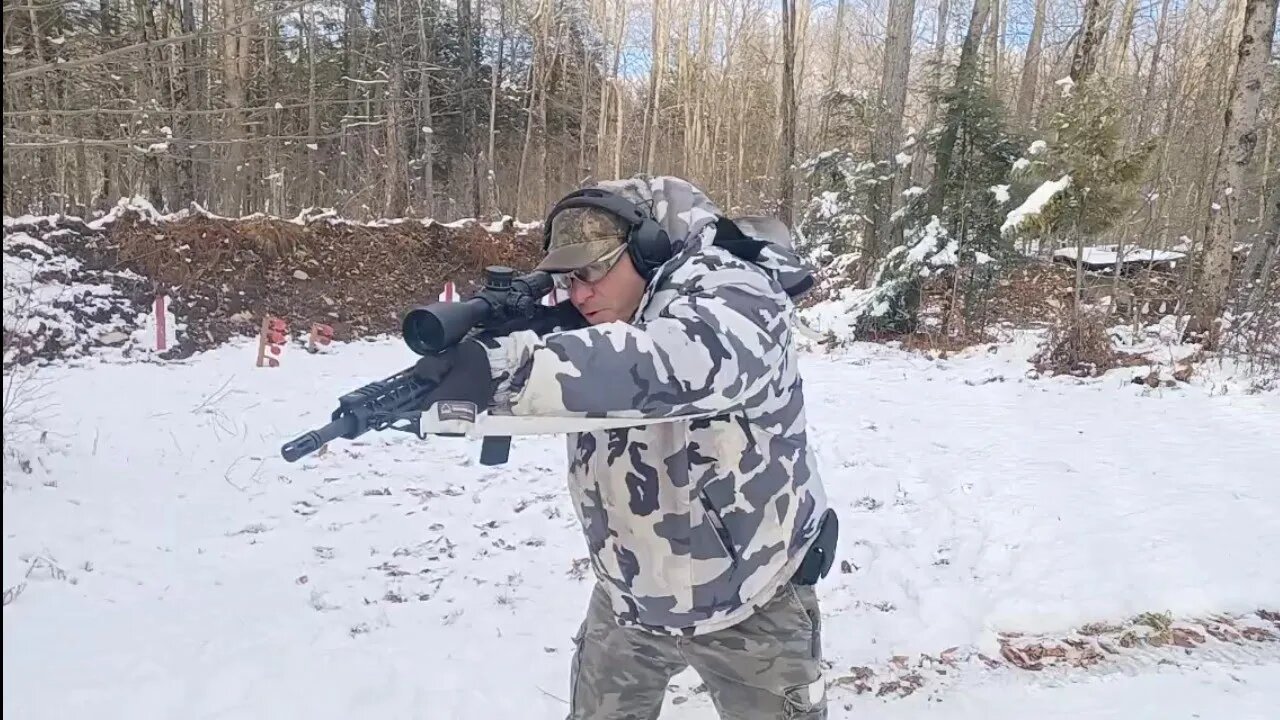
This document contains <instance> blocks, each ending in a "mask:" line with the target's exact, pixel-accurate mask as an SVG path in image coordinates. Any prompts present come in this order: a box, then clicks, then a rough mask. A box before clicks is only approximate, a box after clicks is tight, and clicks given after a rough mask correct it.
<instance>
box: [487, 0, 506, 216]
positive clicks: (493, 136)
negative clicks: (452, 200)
mask: <svg viewBox="0 0 1280 720" xmlns="http://www.w3.org/2000/svg"><path fill="white" fill-rule="evenodd" d="M507 1H508V0H498V62H497V66H496V68H495V69H494V71H493V73H492V74H491V75H490V76H489V77H490V79H489V152H488V153H486V155H485V157H486V158H488V160H489V163H488V177H487V178H486V181H487V184H488V187H489V207H490V209H491V210H492V211H493V212H494V213H495V214H498V213H500V212H501V211H502V210H501V209H502V196H501V193H500V191H499V189H498V154H497V141H498V86H499V85H500V84H501V83H502V68H503V63H504V60H505V50H506V43H507Z"/></svg>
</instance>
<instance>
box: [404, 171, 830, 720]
mask: <svg viewBox="0 0 1280 720" xmlns="http://www.w3.org/2000/svg"><path fill="white" fill-rule="evenodd" d="M744 225H745V224H744V223H741V222H738V223H735V222H733V221H730V220H729V219H728V218H726V217H724V216H723V215H722V214H721V213H720V211H719V210H718V208H717V207H716V206H715V205H714V204H712V202H711V201H710V200H709V199H708V198H707V197H706V195H705V194H704V193H702V191H700V190H699V189H698V188H696V187H694V186H693V185H691V184H689V183H688V182H685V181H683V180H680V179H677V178H671V177H660V178H654V179H648V178H644V179H640V178H636V179H631V180H623V181H611V182H606V183H602V184H600V185H597V186H595V187H592V188H588V189H585V190H581V191H578V192H575V193H572V194H570V195H569V196H568V197H566V198H565V199H563V200H561V201H560V202H559V203H557V205H556V206H555V207H554V208H553V209H552V210H551V212H550V213H549V215H548V217H547V219H546V222H545V226H544V228H545V230H544V232H545V252H546V254H545V257H544V258H543V260H542V262H541V264H540V265H539V266H538V268H539V269H540V270H545V271H548V272H552V273H555V274H556V275H557V276H558V277H560V278H561V282H563V283H565V284H566V285H567V289H568V292H569V301H570V302H571V303H572V305H573V307H575V308H576V309H577V311H578V312H579V313H580V314H581V315H582V317H583V318H584V319H585V321H586V322H585V326H584V327H580V328H576V329H571V330H562V331H558V332H551V333H547V334H542V335H539V334H538V333H536V332H534V331H526V330H521V331H516V332H513V333H510V334H507V335H502V336H498V337H484V336H481V337H478V338H475V339H467V340H464V341H462V342H461V343H458V344H457V345H454V346H452V347H450V348H448V349H447V350H445V351H444V352H443V353H440V354H438V355H429V356H427V357H424V358H423V359H422V360H420V361H419V362H418V365H417V366H416V368H415V372H416V373H417V374H418V376H419V377H420V378H422V379H423V380H426V381H429V382H431V383H435V384H436V387H435V389H434V390H433V391H432V392H431V393H430V394H429V395H428V396H427V397H426V400H425V403H424V405H423V409H428V408H430V407H432V406H433V405H435V404H436V403H442V402H448V403H450V404H451V406H452V405H453V404H456V403H468V402H469V403H474V404H475V406H476V408H477V409H486V408H487V409H488V410H489V412H490V414H491V415H499V414H510V415H517V416H532V417H554V418H558V419H565V418H581V419H583V428H584V429H583V430H581V431H579V432H572V433H569V435H568V475H569V477H568V485H569V492H570V495H571V497H572V500H573V502H574V504H575V506H576V508H577V512H578V516H579V519H580V520H581V522H582V526H583V531H584V534H585V536H586V541H587V545H588V548H589V550H590V557H591V566H592V569H593V571H594V574H595V576H596V585H595V588H594V590H593V592H592V595H591V598H590V602H589V604H588V607H587V610H586V618H585V620H584V621H583V623H582V625H581V627H580V628H579V630H578V633H577V635H576V636H575V638H574V642H575V646H576V648H575V652H574V655H573V662H572V666H571V670H570V673H571V675H570V698H569V705H570V708H569V718H571V720H604V719H605V718H609V719H613V718H618V719H621V718H655V717H657V714H658V712H659V710H660V709H661V706H662V702H663V697H664V693H665V691H666V687H667V683H668V682H669V680H670V679H671V678H672V677H673V676H675V675H676V674H677V673H679V672H681V671H683V670H684V669H685V668H686V667H690V666H692V667H693V668H694V670H695V671H696V672H697V673H698V674H699V675H700V676H701V678H702V679H703V681H704V682H705V683H706V685H707V687H708V689H709V691H710V694H711V698H712V700H713V702H714V703H715V706H716V708H717V710H718V711H719V713H720V716H721V717H723V718H726V719H727V718H734V719H736V720H757V719H758V720H764V719H765V718H769V719H775V718H777V719H780V718H825V717H826V697H825V692H824V689H825V684H824V679H823V675H822V668H821V664H820V662H821V645H822V643H821V628H822V622H821V617H822V616H821V611H820V609H819V605H818V600H817V596H816V594H815V592H814V583H816V582H817V580H818V579H819V578H820V577H822V576H824V575H825V574H826V572H827V570H828V569H829V568H830V565H831V561H832V554H833V552H834V550H835V539H836V519H835V516H834V513H832V512H830V511H829V510H828V509H827V507H826V496H825V492H824V490H823V487H822V482H821V480H820V478H819V475H818V471H817V467H816V462H815V459H814V456H813V453H812V451H811V450H810V448H809V446H808V438H807V435H806V426H805V411H804V396H803V392H802V383H801V378H800V374H799V366H798V357H797V351H796V348H795V342H794V335H793V332H792V325H791V323H792V315H793V313H794V312H795V307H794V305H793V301H794V298H795V297H798V296H799V295H800V294H802V293H803V292H804V291H806V290H807V289H808V288H809V287H811V286H812V284H813V280H812V278H811V276H810V274H809V272H808V270H807V269H806V268H805V267H804V266H803V264H802V263H800V262H799V260H798V259H797V258H796V256H795V255H794V254H793V252H792V251H791V249H790V243H789V240H784V241H783V242H782V244H779V243H775V242H768V241H767V240H762V239H758V238H753V237H751V236H750V235H748V234H745V233H744V232H743V227H744ZM428 414H429V413H428ZM599 419H620V420H627V419H630V420H634V421H636V424H635V425H633V426H631V427H620V428H615V429H609V430H596V429H585V428H591V427H592V425H591V422H590V421H592V420H595V421H599Z"/></svg>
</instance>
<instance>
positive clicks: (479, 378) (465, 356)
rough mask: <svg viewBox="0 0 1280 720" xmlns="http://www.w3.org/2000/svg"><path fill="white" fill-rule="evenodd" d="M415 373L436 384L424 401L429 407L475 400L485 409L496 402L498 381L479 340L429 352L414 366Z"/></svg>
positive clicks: (475, 403)
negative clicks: (436, 351) (437, 351)
mask: <svg viewBox="0 0 1280 720" xmlns="http://www.w3.org/2000/svg"><path fill="white" fill-rule="evenodd" d="M413 374H414V375H415V376H417V377H418V378H421V379H423V380H427V381H430V382H432V383H435V384H436V388H435V389H434V390H432V391H431V393H430V394H429V395H427V397H426V399H425V400H424V401H423V403H422V409H423V410H426V409H427V408H429V407H431V406H432V405H434V404H435V403H438V402H450V401H452V402H458V401H465V402H469V403H473V404H474V405H475V407H476V412H477V413H479V412H484V411H485V410H487V409H488V408H489V404H490V403H491V402H493V391H494V386H495V383H494V381H493V379H492V378H491V377H490V369H489V355H488V353H487V352H485V349H484V346H483V345H481V344H480V343H479V342H476V341H475V340H464V341H462V342H460V343H458V344H457V345H455V346H453V347H451V348H448V349H446V350H445V351H444V352H441V353H439V354H437V355H426V356H424V357H423V358H422V359H421V360H419V361H418V364H417V365H416V366H414V369H413Z"/></svg>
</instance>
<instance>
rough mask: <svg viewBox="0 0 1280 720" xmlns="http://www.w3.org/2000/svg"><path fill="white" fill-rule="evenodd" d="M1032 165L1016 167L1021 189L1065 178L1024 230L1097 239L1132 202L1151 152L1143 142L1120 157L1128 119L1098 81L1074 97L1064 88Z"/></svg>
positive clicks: (1152, 145)
mask: <svg viewBox="0 0 1280 720" xmlns="http://www.w3.org/2000/svg"><path fill="white" fill-rule="evenodd" d="M1064 95H1065V97H1064V98H1063V99H1062V102H1061V103H1060V104H1059V107H1058V108H1057V110H1056V111H1055V112H1054V114H1053V119H1052V122H1050V123H1049V125H1048V127H1049V130H1050V135H1049V137H1048V138H1046V139H1045V141H1044V142H1043V143H1042V144H1038V145H1036V146H1035V147H1037V148H1041V147H1042V148H1043V150H1042V151H1039V152H1037V153H1036V154H1035V157H1034V160H1030V161H1026V162H1021V163H1018V168H1017V169H1016V172H1015V179H1016V180H1017V181H1018V184H1019V185H1022V186H1024V187H1033V186H1037V185H1039V184H1040V183H1042V182H1047V181H1058V180H1061V179H1062V178H1064V177H1067V178H1070V181H1069V182H1067V183H1066V185H1065V187H1064V188H1063V189H1061V190H1059V191H1058V192H1057V193H1056V194H1055V196H1054V197H1053V199H1052V200H1051V201H1050V202H1049V203H1048V204H1046V205H1045V206H1044V208H1043V209H1042V210H1041V211H1040V212H1039V215H1038V217H1036V218H1035V219H1034V220H1032V221H1031V222H1030V223H1029V225H1028V226H1027V229H1028V230H1030V231H1031V232H1032V233H1035V234H1037V235H1040V236H1042V237H1046V238H1061V237H1064V236H1065V237H1074V238H1076V239H1078V240H1081V241H1082V240H1083V239H1084V238H1096V237H1098V236H1101V235H1102V234H1103V233H1105V232H1106V231H1107V230H1109V229H1110V228H1111V227H1112V225H1114V224H1115V222H1116V220H1118V219H1120V218H1121V217H1122V216H1123V215H1124V213H1125V212H1127V211H1128V210H1130V209H1132V207H1133V205H1134V204H1135V203H1136V202H1138V200H1139V196H1138V194H1137V193H1136V192H1135V191H1136V189H1137V187H1138V184H1139V183H1140V182H1141V180H1142V175H1143V171H1144V170H1145V168H1146V164H1147V160H1148V158H1149V157H1150V155H1151V152H1152V150H1153V148H1154V143H1153V142H1151V141H1148V142H1146V143H1143V144H1141V145H1139V146H1137V147H1136V148H1134V149H1133V150H1131V151H1129V152H1127V153H1126V152H1123V149H1124V138H1123V136H1122V132H1123V130H1124V124H1125V123H1126V122H1127V120H1128V117H1127V115H1126V113H1125V111H1124V110H1123V109H1122V106H1121V105H1120V103H1119V101H1118V100H1117V98H1116V96H1115V94H1114V92H1113V91H1112V90H1111V89H1110V88H1109V86H1108V85H1107V84H1106V83H1105V82H1104V81H1103V79H1102V78H1094V79H1093V80H1092V81H1091V82H1090V83H1089V84H1088V85H1087V86H1085V88H1084V89H1083V90H1082V91H1080V92H1078V93H1077V92H1074V90H1073V88H1072V86H1071V84H1070V82H1069V81H1068V82H1067V83H1066V84H1065V86H1064Z"/></svg>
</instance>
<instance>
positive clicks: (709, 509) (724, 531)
mask: <svg viewBox="0 0 1280 720" xmlns="http://www.w3.org/2000/svg"><path fill="white" fill-rule="evenodd" d="M698 499H699V500H701V501H702V509H703V510H705V511H706V513H707V519H708V520H710V521H711V526H712V527H713V528H714V529H715V531H716V535H717V536H719V538H720V544H721V545H723V546H724V551H725V552H726V553H728V554H729V560H730V561H731V562H732V563H733V564H735V565H737V564H738V553H736V552H734V550H733V541H732V539H731V538H730V537H729V530H728V528H726V527H725V526H724V520H723V519H721V518H720V513H719V512H718V511H717V510H716V507H715V505H712V504H711V500H710V499H708V498H707V494H706V492H705V491H703V490H699V491H698Z"/></svg>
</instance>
